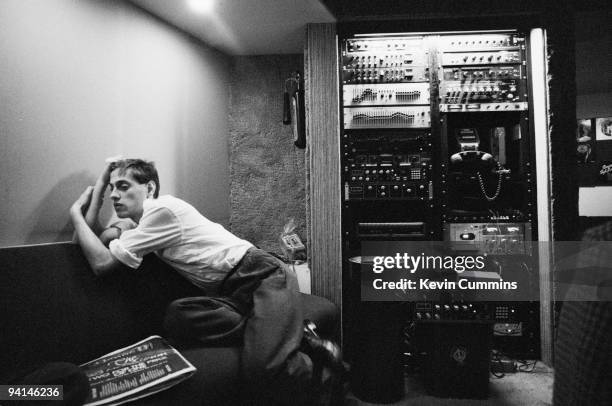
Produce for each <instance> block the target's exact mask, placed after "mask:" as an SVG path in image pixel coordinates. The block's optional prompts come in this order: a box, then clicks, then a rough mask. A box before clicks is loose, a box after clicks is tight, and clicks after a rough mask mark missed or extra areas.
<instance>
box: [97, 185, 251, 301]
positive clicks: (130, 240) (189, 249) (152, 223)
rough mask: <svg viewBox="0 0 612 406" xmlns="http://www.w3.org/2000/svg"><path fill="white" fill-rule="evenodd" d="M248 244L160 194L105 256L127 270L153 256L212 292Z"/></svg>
mask: <svg viewBox="0 0 612 406" xmlns="http://www.w3.org/2000/svg"><path fill="white" fill-rule="evenodd" d="M251 247H253V244H251V243H250V242H248V241H246V240H242V239H240V238H238V237H236V236H235V235H233V234H232V233H230V232H229V231H227V230H226V229H225V228H223V226H221V225H220V224H217V223H214V222H212V221H210V220H208V219H207V218H206V217H204V216H202V215H201V214H200V213H199V212H198V211H197V210H196V209H195V208H194V207H193V206H191V205H190V204H189V203H187V202H185V201H183V200H181V199H178V198H176V197H174V196H170V195H165V196H160V197H158V198H157V199H147V200H145V201H144V203H143V215H142V218H141V219H140V223H139V224H138V225H137V226H136V228H134V229H132V230H127V231H124V232H123V233H122V234H121V236H120V237H119V238H118V239H116V240H113V241H111V243H110V244H109V249H110V252H111V254H112V255H113V256H114V257H115V258H117V259H118V260H119V261H120V262H122V263H123V264H125V265H127V266H129V267H130V268H134V269H136V268H138V267H139V266H140V264H141V262H142V257H143V256H144V255H146V254H148V253H150V252H154V253H155V254H157V255H158V256H159V257H160V258H161V259H162V260H163V261H164V262H166V263H167V264H169V265H170V266H172V267H173V268H174V269H176V270H177V271H178V272H179V273H181V274H182V275H183V276H184V277H185V278H187V279H188V280H189V281H191V282H192V283H193V284H195V285H196V286H199V287H201V288H202V289H205V290H208V289H214V288H216V287H217V286H218V285H219V283H220V282H221V281H222V280H223V278H225V276H226V275H227V273H228V272H229V271H230V270H232V269H233V268H234V267H235V266H236V265H237V264H238V262H239V261H240V260H241V259H242V257H243V256H244V254H245V253H246V251H247V250H248V249H249V248H251Z"/></svg>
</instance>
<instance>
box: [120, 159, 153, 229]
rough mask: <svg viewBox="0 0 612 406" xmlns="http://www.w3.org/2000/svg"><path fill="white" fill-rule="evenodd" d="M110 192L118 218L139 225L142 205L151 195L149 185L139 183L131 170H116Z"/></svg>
mask: <svg viewBox="0 0 612 406" xmlns="http://www.w3.org/2000/svg"><path fill="white" fill-rule="evenodd" d="M110 190H111V195H110V198H111V200H112V201H113V207H114V208H115V212H116V213H117V217H120V218H130V219H132V220H134V221H135V222H137V223H138V222H139V221H140V218H141V217H142V213H143V208H142V204H143V202H144V201H145V199H146V198H147V195H148V193H149V189H148V186H147V184H146V183H138V181H137V180H136V179H134V178H133V177H132V174H131V171H130V170H129V169H128V170H127V171H124V172H120V171H119V169H115V170H114V171H113V172H111V176H110Z"/></svg>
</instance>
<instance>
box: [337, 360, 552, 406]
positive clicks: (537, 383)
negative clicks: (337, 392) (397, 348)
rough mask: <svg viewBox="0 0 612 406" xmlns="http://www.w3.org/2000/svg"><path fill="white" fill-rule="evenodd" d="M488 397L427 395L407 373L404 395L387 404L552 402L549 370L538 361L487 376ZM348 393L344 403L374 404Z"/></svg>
mask: <svg viewBox="0 0 612 406" xmlns="http://www.w3.org/2000/svg"><path fill="white" fill-rule="evenodd" d="M489 385H490V386H489V392H490V394H489V398H488V399H483V400H475V399H443V398H437V397H434V396H430V395H427V394H426V393H425V390H424V388H423V387H422V385H421V384H420V383H419V382H418V380H417V379H414V378H412V377H410V376H408V377H407V378H406V390H405V393H406V394H405V396H404V399H403V400H401V401H399V402H397V403H391V404H388V405H387V406H417V405H418V406H420V405H424V406H429V405H431V406H550V405H552V387H553V371H552V369H551V368H548V367H547V366H545V365H543V364H542V363H538V365H537V366H536V368H535V370H534V372H531V373H527V372H517V373H512V374H506V375H505V376H504V377H503V378H500V379H497V378H495V377H493V376H491V379H490V380H489ZM374 405H378V404H376V403H367V402H363V401H361V400H359V399H357V398H355V397H354V396H353V395H351V394H349V395H348V397H347V399H346V401H345V406H374Z"/></svg>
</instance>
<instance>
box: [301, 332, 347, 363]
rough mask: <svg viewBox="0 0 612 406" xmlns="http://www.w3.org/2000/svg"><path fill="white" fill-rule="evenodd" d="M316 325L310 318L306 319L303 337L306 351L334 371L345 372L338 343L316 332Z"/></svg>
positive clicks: (316, 360)
mask: <svg viewBox="0 0 612 406" xmlns="http://www.w3.org/2000/svg"><path fill="white" fill-rule="evenodd" d="M315 328H316V326H315V325H314V323H312V322H311V321H309V320H305V321H304V336H303V337H302V348H303V350H304V352H305V353H306V354H308V355H310V357H311V358H312V359H313V361H315V362H320V363H321V364H322V365H323V366H326V367H328V368H330V369H331V370H332V371H334V372H344V371H345V367H344V363H343V362H342V351H341V350H340V347H339V346H338V344H336V343H334V342H333V341H330V340H325V339H323V338H321V337H319V335H318V334H317V333H316V332H315Z"/></svg>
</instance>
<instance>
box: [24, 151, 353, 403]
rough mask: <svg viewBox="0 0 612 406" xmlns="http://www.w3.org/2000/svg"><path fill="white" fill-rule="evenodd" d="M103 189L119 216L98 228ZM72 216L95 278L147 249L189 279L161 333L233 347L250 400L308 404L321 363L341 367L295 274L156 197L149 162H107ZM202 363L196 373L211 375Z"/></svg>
mask: <svg viewBox="0 0 612 406" xmlns="http://www.w3.org/2000/svg"><path fill="white" fill-rule="evenodd" d="M107 189H110V190H109V191H110V195H109V198H110V201H111V202H112V205H113V207H114V210H115V212H116V214H117V217H119V218H120V219H122V221H120V222H119V223H116V224H113V225H112V226H111V227H109V228H107V229H102V228H101V227H100V226H99V222H98V214H99V211H100V208H101V206H102V203H103V199H104V194H105V191H106V190H107ZM70 218H71V221H72V223H73V225H74V228H75V233H76V238H77V240H78V244H79V246H80V248H81V250H82V253H83V255H84V257H85V259H86V261H87V263H88V264H89V266H90V267H91V269H92V270H93V272H94V274H95V275H96V276H105V275H108V274H111V273H116V272H117V271H118V272H130V270H132V271H136V272H138V270H139V269H141V268H142V266H143V265H142V264H143V258H144V257H145V255H147V254H150V253H154V254H155V255H156V256H157V257H158V258H159V259H161V260H162V261H163V262H164V263H165V264H167V265H169V267H166V268H165V269H167V270H174V271H175V272H176V273H178V274H179V275H180V276H181V277H183V278H184V279H186V280H187V281H188V282H190V283H191V284H192V285H194V286H195V290H196V291H198V292H199V293H197V294H196V295H192V294H190V295H189V297H183V298H178V299H176V300H174V301H172V302H171V303H170V305H169V306H168V307H167V310H166V314H165V317H164V322H163V325H164V329H165V333H164V335H166V336H167V337H168V338H169V339H170V340H171V342H172V343H174V344H175V345H177V346H179V348H180V347H181V346H191V347H193V346H200V347H202V346H204V347H208V346H210V347H223V346H231V347H238V348H240V352H239V362H238V365H239V375H240V384H241V385H244V386H245V388H243V389H244V390H246V391H247V392H248V393H250V394H252V395H253V396H254V397H256V398H260V399H267V400H269V401H273V402H276V403H278V404H292V405H300V404H301V405H308V404H313V402H314V398H315V397H316V396H317V395H316V393H317V388H318V386H319V385H320V380H321V375H320V371H321V370H322V368H324V367H325V368H327V369H328V370H331V371H333V372H335V373H338V374H340V373H342V370H343V364H342V360H341V356H340V350H339V347H338V346H337V345H336V344H335V343H333V342H332V341H330V340H326V339H322V338H320V337H319V336H318V335H317V334H316V333H315V332H314V330H313V328H312V325H313V323H312V322H308V320H305V315H304V305H305V303H307V301H305V300H304V297H303V295H301V294H300V293H299V291H298V285H297V279H296V276H295V274H293V273H292V272H291V271H288V269H287V267H286V266H285V265H284V264H283V262H282V261H280V260H279V259H277V258H276V257H275V256H273V255H271V254H270V253H268V252H265V251H263V250H261V249H258V248H256V247H255V246H253V244H251V243H250V242H248V241H246V240H243V239H240V238H239V237H237V236H235V235H233V234H232V233H230V232H229V231H227V230H226V229H225V228H223V227H222V226H221V225H219V224H217V223H214V222H212V221H210V220H209V219H207V218H206V217H204V216H203V215H202V214H200V213H199V212H198V211H197V210H196V209H195V208H194V207H193V206H191V205H190V204H189V203H187V202H185V201H183V200H181V199H179V198H177V197H174V196H171V195H161V196H160V184H159V176H158V174H157V170H156V168H155V165H154V164H153V163H152V162H148V161H145V160H141V159H121V160H112V161H110V162H108V163H107V165H106V166H105V167H104V170H103V171H102V173H101V175H100V176H99V178H98V180H97V182H96V184H95V186H89V187H87V189H86V190H85V191H84V192H83V194H82V195H81V196H80V197H79V198H78V199H77V200H76V201H75V202H74V204H73V205H72V207H71V208H70ZM129 220H131V221H129ZM104 279H107V278H104ZM322 300H324V299H322ZM318 305H319V307H321V306H320V304H318ZM329 305H330V306H329V307H328V309H331V310H330V311H331V312H332V313H333V311H334V310H335V309H333V305H331V303H329ZM306 306H307V305H306ZM323 307H325V305H323ZM332 318H333V317H332ZM100 355H102V354H100ZM204 369H205V370H204V371H200V372H199V373H203V374H208V373H210V374H214V373H215V371H214V369H212V368H211V369H210V370H208V371H207V370H206V366H204ZM38 372H39V373H40V371H38ZM53 373H56V374H59V375H61V374H62V373H68V374H70V373H72V371H69V370H64V371H62V370H61V369H60V370H59V371H51V374H53ZM28 379H30V380H31V379H32V377H31V376H30V377H29V378H28ZM204 396H205V395H204ZM77 403H78V402H77Z"/></svg>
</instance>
